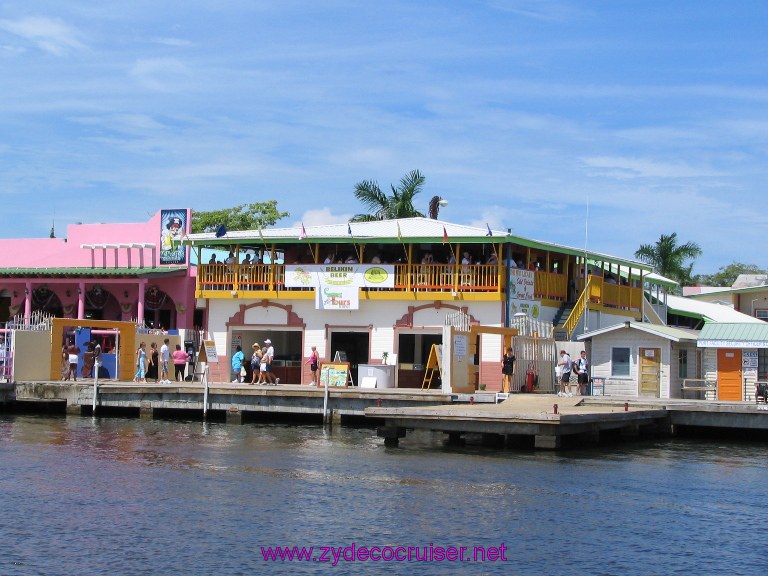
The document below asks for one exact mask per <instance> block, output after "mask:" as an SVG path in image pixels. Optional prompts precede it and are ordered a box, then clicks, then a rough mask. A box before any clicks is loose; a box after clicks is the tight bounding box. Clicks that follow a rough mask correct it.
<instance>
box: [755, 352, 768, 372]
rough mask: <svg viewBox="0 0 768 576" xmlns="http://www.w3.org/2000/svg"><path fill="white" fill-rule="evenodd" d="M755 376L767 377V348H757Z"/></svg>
mask: <svg viewBox="0 0 768 576" xmlns="http://www.w3.org/2000/svg"><path fill="white" fill-rule="evenodd" d="M757 378H758V380H761V379H763V378H768V348H758V349H757Z"/></svg>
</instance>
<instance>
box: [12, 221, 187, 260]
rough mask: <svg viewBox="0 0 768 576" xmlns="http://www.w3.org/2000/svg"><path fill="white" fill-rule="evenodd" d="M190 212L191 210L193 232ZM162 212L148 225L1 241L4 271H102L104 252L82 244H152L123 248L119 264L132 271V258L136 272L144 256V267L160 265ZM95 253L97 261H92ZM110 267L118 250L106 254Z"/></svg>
mask: <svg viewBox="0 0 768 576" xmlns="http://www.w3.org/2000/svg"><path fill="white" fill-rule="evenodd" d="M190 216H191V215H190V211H189V210H187V227H188V228H189V222H190ZM160 232H161V229H160V211H158V212H157V213H156V214H155V215H154V216H152V218H151V219H150V220H149V221H147V222H135V223H128V224H70V225H69V226H67V235H66V240H65V239H64V238H12V239H0V268H69V267H73V266H83V267H90V266H91V265H92V264H94V265H95V266H96V267H97V268H101V267H102V266H103V265H104V264H103V258H104V250H101V249H98V250H94V251H91V250H90V249H87V248H81V247H80V246H81V245H82V244H129V243H151V244H154V245H155V246H156V249H155V251H154V261H153V251H152V250H151V249H149V248H131V249H126V248H120V249H118V251H117V252H118V259H117V263H118V265H119V266H120V267H121V268H127V267H128V254H129V253H130V264H131V267H132V268H138V267H139V265H140V253H142V252H143V255H144V266H145V267H151V266H152V265H153V264H156V265H158V266H159V265H160ZM91 252H93V253H94V254H93V261H92V260H91ZM106 266H107V267H114V266H115V250H114V249H107V250H106Z"/></svg>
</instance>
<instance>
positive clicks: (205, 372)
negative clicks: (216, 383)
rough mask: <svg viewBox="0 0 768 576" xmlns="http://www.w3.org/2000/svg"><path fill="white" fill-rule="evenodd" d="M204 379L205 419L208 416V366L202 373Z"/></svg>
mask: <svg viewBox="0 0 768 576" xmlns="http://www.w3.org/2000/svg"><path fill="white" fill-rule="evenodd" d="M202 377H203V418H205V417H206V415H207V414H208V364H206V365H205V369H204V370H203V373H202Z"/></svg>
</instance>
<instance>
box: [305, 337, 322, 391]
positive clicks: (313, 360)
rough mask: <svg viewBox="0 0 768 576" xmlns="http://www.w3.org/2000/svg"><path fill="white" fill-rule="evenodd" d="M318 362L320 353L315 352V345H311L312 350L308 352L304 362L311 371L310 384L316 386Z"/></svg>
mask: <svg viewBox="0 0 768 576" xmlns="http://www.w3.org/2000/svg"><path fill="white" fill-rule="evenodd" d="M319 363H320V355H319V354H318V353H317V346H312V352H311V353H310V354H309V358H308V359H307V361H306V364H309V371H310V372H311V373H312V382H310V383H309V385H310V386H317V367H318V365H319Z"/></svg>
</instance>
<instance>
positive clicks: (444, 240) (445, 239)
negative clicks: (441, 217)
mask: <svg viewBox="0 0 768 576" xmlns="http://www.w3.org/2000/svg"><path fill="white" fill-rule="evenodd" d="M443 244H448V232H447V231H446V229H445V226H443Z"/></svg>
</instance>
